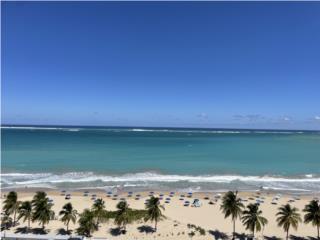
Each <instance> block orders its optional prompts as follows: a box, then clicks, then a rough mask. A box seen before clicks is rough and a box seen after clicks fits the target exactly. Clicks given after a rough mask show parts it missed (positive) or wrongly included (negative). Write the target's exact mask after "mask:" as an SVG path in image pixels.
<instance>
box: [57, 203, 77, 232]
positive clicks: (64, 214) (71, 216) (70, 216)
mask: <svg viewBox="0 0 320 240" xmlns="http://www.w3.org/2000/svg"><path fill="white" fill-rule="evenodd" d="M59 216H61V221H62V222H63V223H64V224H65V225H66V226H67V232H69V223H70V221H71V222H73V223H75V222H76V219H77V210H76V209H74V208H73V206H72V204H71V203H66V204H65V205H64V206H63V207H62V210H61V211H60V212H59Z"/></svg>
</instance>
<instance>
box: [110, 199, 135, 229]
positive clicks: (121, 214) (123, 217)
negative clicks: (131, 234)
mask: <svg viewBox="0 0 320 240" xmlns="http://www.w3.org/2000/svg"><path fill="white" fill-rule="evenodd" d="M117 209H118V210H117V211H116V216H115V219H114V222H115V224H116V225H118V227H119V228H121V227H123V230H124V232H126V225H127V224H128V223H131V222H132V220H133V216H132V215H131V214H130V211H131V209H130V208H129V205H128V203H127V202H126V201H121V202H119V203H118V204H117Z"/></svg>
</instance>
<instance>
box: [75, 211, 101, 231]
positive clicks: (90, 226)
mask: <svg viewBox="0 0 320 240" xmlns="http://www.w3.org/2000/svg"><path fill="white" fill-rule="evenodd" d="M78 223H79V227H78V228H77V233H78V234H79V235H82V236H86V237H90V236H91V233H92V232H93V231H96V230H98V226H97V224H96V221H95V214H94V212H93V211H90V210H89V209H85V210H84V211H83V212H82V213H81V214H80V218H79V220H78Z"/></svg>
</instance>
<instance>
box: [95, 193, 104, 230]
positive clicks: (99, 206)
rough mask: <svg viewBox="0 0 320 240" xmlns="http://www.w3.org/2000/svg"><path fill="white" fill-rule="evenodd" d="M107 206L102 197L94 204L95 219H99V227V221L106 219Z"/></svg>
mask: <svg viewBox="0 0 320 240" xmlns="http://www.w3.org/2000/svg"><path fill="white" fill-rule="evenodd" d="M105 208H106V206H105V204H104V201H103V200H102V198H98V199H97V200H96V201H95V202H94V204H93V205H92V212H93V213H94V215H95V219H96V220H97V226H98V227H99V223H100V222H101V221H104V220H105V219H106V210H105Z"/></svg>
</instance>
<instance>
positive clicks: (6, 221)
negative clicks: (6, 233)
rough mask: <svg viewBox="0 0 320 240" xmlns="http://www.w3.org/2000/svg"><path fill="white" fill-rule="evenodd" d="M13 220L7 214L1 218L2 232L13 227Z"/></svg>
mask: <svg viewBox="0 0 320 240" xmlns="http://www.w3.org/2000/svg"><path fill="white" fill-rule="evenodd" d="M12 224H13V222H12V218H11V217H10V215H8V214H7V213H4V215H2V216H1V231H3V230H6V229H9V228H10V227H11V226H12Z"/></svg>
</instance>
